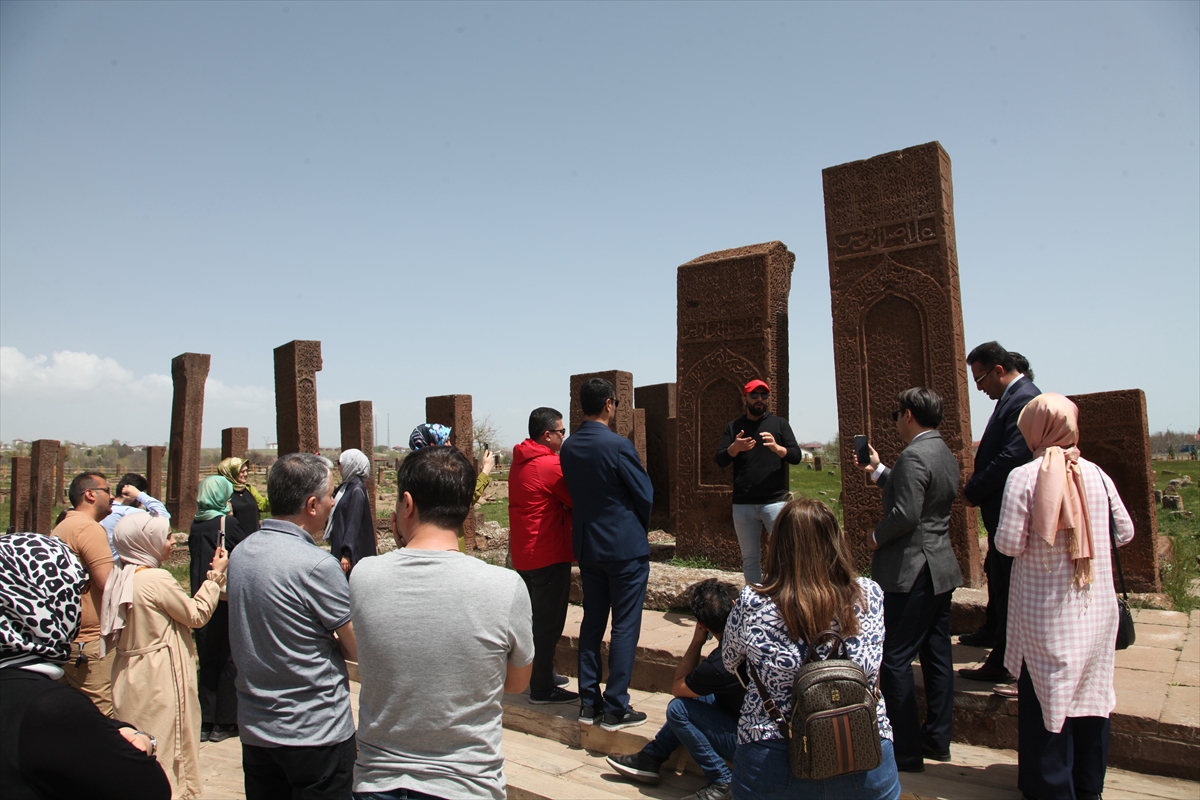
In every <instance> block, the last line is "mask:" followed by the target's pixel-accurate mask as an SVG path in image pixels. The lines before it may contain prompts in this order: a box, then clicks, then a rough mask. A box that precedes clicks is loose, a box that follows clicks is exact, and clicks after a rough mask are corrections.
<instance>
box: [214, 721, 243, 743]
mask: <svg viewBox="0 0 1200 800" xmlns="http://www.w3.org/2000/svg"><path fill="white" fill-rule="evenodd" d="M237 735H238V726H237V725H214V726H213V730H212V733H210V734H209V736H208V740H209V741H210V742H213V743H216V742H223V741H225V740H226V739H232V738H233V737H235V736H237Z"/></svg>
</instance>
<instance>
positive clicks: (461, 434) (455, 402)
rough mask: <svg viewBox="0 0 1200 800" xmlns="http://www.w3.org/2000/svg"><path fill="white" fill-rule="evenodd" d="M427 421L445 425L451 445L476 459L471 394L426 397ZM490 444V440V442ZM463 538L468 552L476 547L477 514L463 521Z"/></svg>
mask: <svg viewBox="0 0 1200 800" xmlns="http://www.w3.org/2000/svg"><path fill="white" fill-rule="evenodd" d="M425 421H426V422H428V423H430V424H438V425H445V426H446V427H448V428H449V429H450V445H451V446H452V447H457V448H458V449H459V451H460V452H461V453H462V454H463V455H464V456H466V457H467V458H468V459H470V460H471V462H472V463H474V461H475V420H474V418H473V417H472V414H471V395H469V394H444V395H440V396H438V397H426V398H425ZM489 444H490V442H489ZM463 539H464V540H465V541H466V546H467V552H470V551H472V550H474V549H475V515H474V514H473V513H472V514H468V515H467V521H466V522H464V523H463Z"/></svg>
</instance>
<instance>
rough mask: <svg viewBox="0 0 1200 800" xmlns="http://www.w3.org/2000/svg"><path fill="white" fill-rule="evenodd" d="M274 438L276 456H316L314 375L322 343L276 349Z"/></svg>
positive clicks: (290, 344)
mask: <svg viewBox="0 0 1200 800" xmlns="http://www.w3.org/2000/svg"><path fill="white" fill-rule="evenodd" d="M274 352H275V436H276V440H277V441H278V443H279V444H278V446H279V456H280V457H283V456H286V455H287V454H288V453H315V452H317V451H318V450H319V449H320V447H321V442H320V437H319V436H318V435H317V373H318V372H320V371H321V343H320V342H316V341H305V340H301V339H296V340H294V341H291V342H288V343H287V344H282V345H280V346H279V347H276V348H275V351H274Z"/></svg>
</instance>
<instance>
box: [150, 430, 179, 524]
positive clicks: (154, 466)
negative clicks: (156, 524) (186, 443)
mask: <svg viewBox="0 0 1200 800" xmlns="http://www.w3.org/2000/svg"><path fill="white" fill-rule="evenodd" d="M166 452H167V448H165V447H163V446H162V445H161V444H152V445H150V446H148V447H147V448H146V482H147V483H149V484H150V496H151V497H153V498H154V499H155V500H158V499H159V498H161V497H162V486H163V468H162V463H163V456H164V455H166ZM176 527H178V526H176Z"/></svg>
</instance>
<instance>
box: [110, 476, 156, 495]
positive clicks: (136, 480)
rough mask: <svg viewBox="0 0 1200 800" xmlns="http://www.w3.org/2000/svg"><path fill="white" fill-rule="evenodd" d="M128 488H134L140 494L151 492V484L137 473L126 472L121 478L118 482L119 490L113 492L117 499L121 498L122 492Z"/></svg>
mask: <svg viewBox="0 0 1200 800" xmlns="http://www.w3.org/2000/svg"><path fill="white" fill-rule="evenodd" d="M126 486H132V487H133V488H135V489H137V490H138V491H139V492H149V491H150V482H149V481H148V480H146V479H145V478H143V477H142V476H141V475H138V474H137V473H136V472H126V473H125V474H124V475H122V476H121V480H120V481H118V482H117V488H116V489H115V490H114V491H113V494H115V495H116V496H117V497H120V496H121V490H122V489H124V488H125V487H126Z"/></svg>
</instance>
